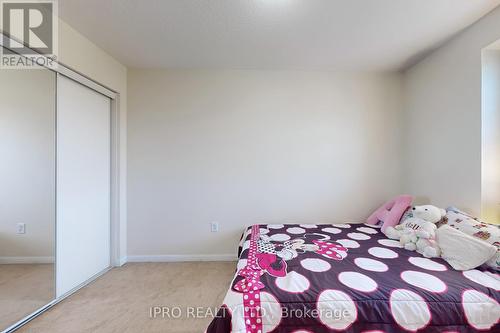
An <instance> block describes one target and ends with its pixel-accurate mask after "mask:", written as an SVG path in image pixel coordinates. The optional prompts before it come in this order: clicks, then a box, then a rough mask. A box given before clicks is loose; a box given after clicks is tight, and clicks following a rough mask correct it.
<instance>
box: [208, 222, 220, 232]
mask: <svg viewBox="0 0 500 333" xmlns="http://www.w3.org/2000/svg"><path fill="white" fill-rule="evenodd" d="M210 231H211V232H218V231H219V223H218V222H212V223H210Z"/></svg>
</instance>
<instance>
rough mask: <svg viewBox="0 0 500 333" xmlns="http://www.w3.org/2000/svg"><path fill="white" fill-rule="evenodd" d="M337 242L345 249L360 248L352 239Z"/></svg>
mask: <svg viewBox="0 0 500 333" xmlns="http://www.w3.org/2000/svg"><path fill="white" fill-rule="evenodd" d="M336 242H337V243H339V244H340V245H342V246H343V247H347V248H351V249H357V248H358V247H360V245H359V243H358V242H356V241H355V240H352V239H338V240H336Z"/></svg>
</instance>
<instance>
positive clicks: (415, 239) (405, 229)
mask: <svg viewBox="0 0 500 333" xmlns="http://www.w3.org/2000/svg"><path fill="white" fill-rule="evenodd" d="M445 214H446V211H445V210H444V209H440V208H438V207H436V206H432V205H424V206H415V207H413V208H412V209H411V211H410V216H411V217H409V218H407V219H406V220H404V221H403V222H402V223H401V224H399V225H397V226H396V227H389V228H387V230H386V233H385V234H386V236H387V237H389V238H392V239H399V241H400V243H401V245H402V246H403V247H404V248H405V249H407V250H410V251H414V250H417V252H419V253H421V254H422V255H423V256H424V257H427V258H434V257H439V256H440V254H441V251H440V249H439V246H438V244H437V243H436V240H435V237H436V229H437V227H436V223H437V222H439V221H440V220H441V219H442V218H443V216H445Z"/></svg>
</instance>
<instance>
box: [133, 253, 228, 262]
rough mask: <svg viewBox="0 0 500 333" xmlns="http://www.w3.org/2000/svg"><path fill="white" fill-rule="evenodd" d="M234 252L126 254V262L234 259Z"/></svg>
mask: <svg viewBox="0 0 500 333" xmlns="http://www.w3.org/2000/svg"><path fill="white" fill-rule="evenodd" d="M236 260H237V258H236V255H234V254H166V255H149V256H128V257H126V261H127V262H183V261H186V262H187V261H236Z"/></svg>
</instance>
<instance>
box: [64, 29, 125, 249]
mask: <svg viewBox="0 0 500 333" xmlns="http://www.w3.org/2000/svg"><path fill="white" fill-rule="evenodd" d="M59 61H61V62H62V63H63V64H65V65H67V66H69V67H71V68H73V69H75V70H76V71H78V72H80V73H82V74H84V75H86V76H88V77H90V78H91V79H93V80H95V81H97V82H99V83H101V84H103V85H105V86H107V87H109V88H111V89H113V90H114V91H116V92H118V93H119V94H120V110H119V111H120V130H121V137H120V157H121V160H120V162H121V163H120V164H121V165H120V201H121V209H120V220H121V221H120V246H121V248H120V257H122V258H125V256H126V249H127V248H126V246H127V245H126V242H127V224H126V223H127V221H126V219H127V208H126V205H127V196H126V193H127V192H126V188H127V184H126V180H127V176H126V172H127V134H126V130H127V68H126V67H125V66H124V65H122V64H121V63H119V62H118V61H117V60H115V59H114V58H113V57H111V56H110V55H109V54H107V53H106V52H105V51H103V50H102V49H100V48H99V47H97V46H96V45H95V44H93V43H92V42H91V41H89V40H88V39H87V38H85V37H84V36H82V35H81V34H80V33H78V32H77V31H75V30H74V29H73V28H72V27H70V26H69V25H68V24H66V23H65V22H64V21H61V20H60V21H59Z"/></svg>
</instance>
